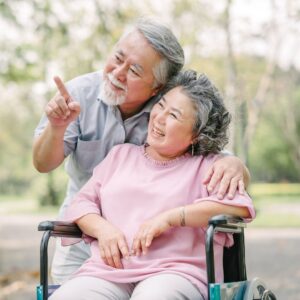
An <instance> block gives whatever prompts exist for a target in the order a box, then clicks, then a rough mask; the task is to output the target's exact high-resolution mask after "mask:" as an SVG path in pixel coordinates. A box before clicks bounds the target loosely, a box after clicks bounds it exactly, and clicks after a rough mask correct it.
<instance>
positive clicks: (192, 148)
mask: <svg viewBox="0 0 300 300" xmlns="http://www.w3.org/2000/svg"><path fill="white" fill-rule="evenodd" d="M192 156H194V143H192Z"/></svg>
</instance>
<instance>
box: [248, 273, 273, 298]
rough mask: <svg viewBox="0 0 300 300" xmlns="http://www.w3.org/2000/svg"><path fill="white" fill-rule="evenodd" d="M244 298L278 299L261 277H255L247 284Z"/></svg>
mask: <svg viewBox="0 0 300 300" xmlns="http://www.w3.org/2000/svg"><path fill="white" fill-rule="evenodd" d="M243 300H276V297H275V295H274V294H273V293H272V291H270V290H268V289H267V287H266V284H265V283H264V282H263V281H262V280H261V279H260V278H254V279H253V280H251V281H250V282H249V283H248V284H247V288H246V291H245V294H244V298H243Z"/></svg>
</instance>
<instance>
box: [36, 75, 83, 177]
mask: <svg viewBox="0 0 300 300" xmlns="http://www.w3.org/2000/svg"><path fill="white" fill-rule="evenodd" d="M54 80H55V83H56V86H57V88H58V90H59V93H57V94H56V95H55V96H54V97H53V98H52V99H51V100H50V102H49V103H48V104H47V106H46V108H45V113H46V115H47V118H48V120H49V123H48V125H47V127H46V128H45V130H44V132H43V133H42V134H41V135H40V136H39V137H37V138H36V139H35V141H34V145H33V164H34V166H35V168H36V169H37V170H38V171H39V172H50V171H52V170H53V169H55V168H57V167H58V166H59V165H60V164H61V163H62V162H63V161H64V158H65V156H64V134H65V131H66V129H67V127H68V125H69V124H70V123H71V122H72V121H74V120H75V119H76V118H77V116H78V115H79V113H80V105H79V103H77V102H74V101H72V99H71V96H70V95H69V93H68V91H67V89H66V87H65V86H64V84H63V82H62V81H61V80H60V78H59V77H55V78H54Z"/></svg>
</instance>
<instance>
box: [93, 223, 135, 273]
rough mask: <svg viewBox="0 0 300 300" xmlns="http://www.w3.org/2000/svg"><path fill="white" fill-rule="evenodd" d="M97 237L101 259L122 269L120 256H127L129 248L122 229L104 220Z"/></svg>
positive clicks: (126, 257)
mask: <svg viewBox="0 0 300 300" xmlns="http://www.w3.org/2000/svg"><path fill="white" fill-rule="evenodd" d="M97 239H98V244H99V250H100V255H101V258H102V259H103V261H104V262H105V263H106V264H107V265H109V266H111V267H113V268H118V269H123V264H122V261H121V258H125V259H128V258H129V248H128V245H127V241H126V238H125V236H124V234H123V233H122V231H121V230H119V229H118V228H117V227H115V226H114V225H112V224H110V223H109V222H106V224H105V225H104V224H102V226H101V231H100V232H99V235H98V236H97Z"/></svg>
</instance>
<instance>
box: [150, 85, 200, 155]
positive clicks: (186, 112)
mask: <svg viewBox="0 0 300 300" xmlns="http://www.w3.org/2000/svg"><path fill="white" fill-rule="evenodd" d="M194 122H195V111H194V107H193V104H192V101H191V100H190V99H189V97H188V96H186V95H185V94H184V93H183V92H182V91H181V87H176V88H174V89H172V90H171V91H169V92H168V93H167V94H165V95H164V96H163V97H162V98H161V99H160V101H159V102H158V103H157V104H155V105H154V107H153V108H152V111H151V114H150V121H149V125H148V136H147V142H148V144H149V145H150V147H149V151H150V152H149V153H151V152H152V154H154V158H155V159H162V160H165V159H173V158H175V157H177V156H180V155H182V154H183V153H185V152H186V151H187V149H188V147H189V146H190V145H191V143H192V141H193V132H192V129H193V125H194Z"/></svg>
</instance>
